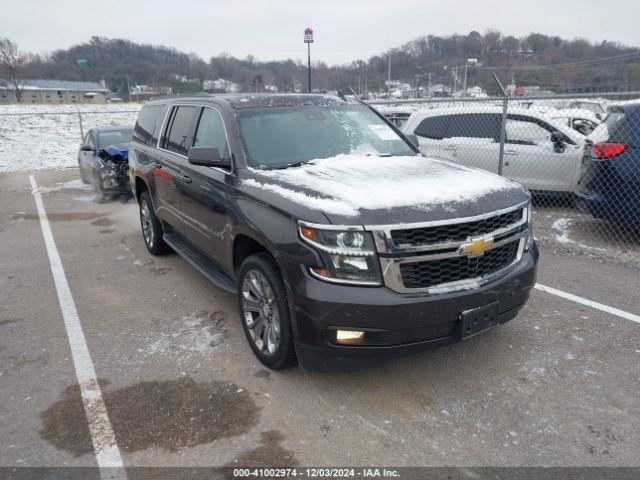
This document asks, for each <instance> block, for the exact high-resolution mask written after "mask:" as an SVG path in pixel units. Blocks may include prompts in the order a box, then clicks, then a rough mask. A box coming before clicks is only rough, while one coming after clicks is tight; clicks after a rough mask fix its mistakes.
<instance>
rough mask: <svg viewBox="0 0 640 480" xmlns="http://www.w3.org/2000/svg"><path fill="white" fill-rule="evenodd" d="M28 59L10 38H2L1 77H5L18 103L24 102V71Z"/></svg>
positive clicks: (0, 51)
mask: <svg viewBox="0 0 640 480" xmlns="http://www.w3.org/2000/svg"><path fill="white" fill-rule="evenodd" d="M25 60H26V57H25V55H24V53H22V52H20V51H18V46H17V45H16V44H15V43H13V42H12V41H11V40H9V39H8V38H3V37H0V75H2V76H4V77H5V80H6V81H7V82H8V87H9V89H10V90H12V91H13V93H14V95H15V96H16V100H17V102H18V103H20V102H21V101H22V71H23V69H24V64H25Z"/></svg>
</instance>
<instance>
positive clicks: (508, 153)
mask: <svg viewBox="0 0 640 480" xmlns="http://www.w3.org/2000/svg"><path fill="white" fill-rule="evenodd" d="M504 154H505V155H518V152H517V151H515V150H505V151H504Z"/></svg>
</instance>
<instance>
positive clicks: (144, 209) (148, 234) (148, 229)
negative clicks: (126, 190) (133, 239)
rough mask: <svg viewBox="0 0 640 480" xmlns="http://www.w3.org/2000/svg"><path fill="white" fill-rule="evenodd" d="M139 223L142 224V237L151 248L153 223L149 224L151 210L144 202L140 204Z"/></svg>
mask: <svg viewBox="0 0 640 480" xmlns="http://www.w3.org/2000/svg"><path fill="white" fill-rule="evenodd" d="M140 223H141V224H142V236H143V237H144V241H145V242H146V243H147V245H149V246H150V247H153V223H152V222H151V209H150V208H149V204H148V203H147V201H146V200H142V203H141V204H140Z"/></svg>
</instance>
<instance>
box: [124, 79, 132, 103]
mask: <svg viewBox="0 0 640 480" xmlns="http://www.w3.org/2000/svg"><path fill="white" fill-rule="evenodd" d="M124 78H126V79H127V95H128V96H129V103H131V85H129V75H125V77H124Z"/></svg>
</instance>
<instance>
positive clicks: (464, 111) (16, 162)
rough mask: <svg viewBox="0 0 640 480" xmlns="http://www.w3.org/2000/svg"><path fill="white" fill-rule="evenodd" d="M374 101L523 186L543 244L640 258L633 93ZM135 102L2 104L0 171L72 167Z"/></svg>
mask: <svg viewBox="0 0 640 480" xmlns="http://www.w3.org/2000/svg"><path fill="white" fill-rule="evenodd" d="M636 99H637V100H636ZM371 103H372V104H373V106H374V107H375V108H378V109H379V110H381V112H382V113H383V114H385V115H386V116H388V117H389V118H390V119H391V120H392V121H393V122H394V123H395V124H396V125H397V126H399V127H400V128H401V129H402V130H403V131H404V132H405V133H408V134H415V135H416V136H417V137H418V140H419V145H420V149H421V150H422V152H424V153H425V154H427V155H429V156H434V157H439V158H444V159H446V160H449V161H452V162H456V163H460V164H463V165H467V166H471V167H476V168H482V169H485V170H489V171H491V172H495V173H499V174H501V175H503V176H505V177H508V178H510V179H513V180H515V181H517V182H519V183H521V184H523V185H524V186H525V187H527V188H528V189H529V190H530V191H531V192H532V193H533V195H534V202H535V206H536V209H535V228H536V238H537V239H538V240H539V241H540V242H541V243H542V244H545V245H547V246H549V247H551V248H553V249H554V250H557V251H562V252H563V253H569V254H574V255H585V256H590V257H594V258H596V259H600V260H603V261H615V262H624V263H632V264H635V265H638V266H640V146H639V145H638V139H640V92H634V93H611V94H604V93H599V94H597V95H591V96H589V95H582V96H580V97H571V96H553V97H505V98H447V99H442V98H438V99H419V100H417V99H411V100H402V101H392V102H388V101H386V100H385V101H381V102H371ZM139 109H140V105H137V104H125V105H82V106H78V107H77V108H76V107H75V106H71V105H69V106H59V105H56V106H47V105H42V106H37V107H35V106H33V105H24V106H23V105H13V106H3V107H1V108H0V172H3V171H15V170H33V169H43V168H59V167H72V166H75V165H77V155H78V147H79V145H80V142H81V138H82V135H83V134H84V133H86V132H87V130H88V129H90V128H93V127H98V126H110V125H133V124H134V123H135V119H136V117H137V114H138V111H139Z"/></svg>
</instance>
